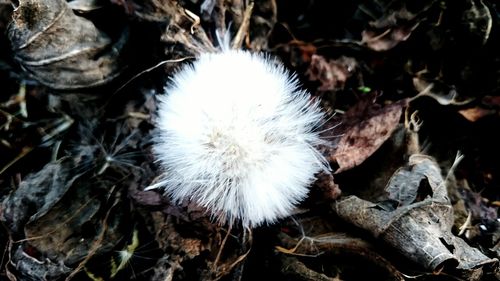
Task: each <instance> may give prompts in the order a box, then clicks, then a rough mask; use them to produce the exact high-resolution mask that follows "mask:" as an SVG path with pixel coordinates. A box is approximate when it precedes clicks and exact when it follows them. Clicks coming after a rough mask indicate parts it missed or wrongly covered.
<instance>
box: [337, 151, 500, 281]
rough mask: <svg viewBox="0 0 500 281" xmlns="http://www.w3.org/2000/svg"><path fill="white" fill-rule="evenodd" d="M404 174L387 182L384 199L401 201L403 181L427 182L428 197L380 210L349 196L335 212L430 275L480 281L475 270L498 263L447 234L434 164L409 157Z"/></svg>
mask: <svg viewBox="0 0 500 281" xmlns="http://www.w3.org/2000/svg"><path fill="white" fill-rule="evenodd" d="M410 167H412V168H411V169H410ZM405 169H406V171H410V172H408V173H401V172H400V171H398V172H396V173H395V176H393V177H392V178H391V180H390V181H389V182H388V184H387V189H388V190H389V191H390V192H389V193H390V194H392V195H391V196H392V197H393V198H390V197H389V200H395V199H394V198H396V199H399V198H401V197H398V196H394V195H396V194H401V190H402V189H404V188H406V185H404V184H403V182H404V178H405V177H406V179H407V182H408V183H409V185H410V186H411V185H414V184H415V183H416V181H415V179H417V178H421V179H422V181H426V182H427V184H428V186H429V188H430V191H431V193H430V194H428V195H427V196H426V197H425V199H423V200H420V201H419V200H416V201H414V202H413V203H410V204H407V205H403V204H401V205H398V206H396V208H393V209H387V208H384V207H383V205H384V204H383V203H384V202H379V203H375V202H370V201H366V200H363V199H360V198H358V197H356V196H349V197H346V198H344V199H343V200H340V201H338V202H336V204H334V210H335V211H336V213H337V214H338V215H339V216H340V217H341V218H343V219H344V220H346V221H348V222H350V223H352V224H354V225H356V226H358V227H360V228H363V229H365V230H368V231H369V232H370V233H372V235H373V236H374V237H376V238H379V239H381V240H383V241H384V242H385V243H387V244H388V245H391V246H392V247H393V248H394V249H395V250H396V251H398V252H399V253H401V254H402V255H404V256H406V257H407V258H408V259H410V260H413V261H414V262H416V263H418V264H420V265H422V266H423V267H425V268H427V269H429V270H431V271H434V272H436V271H440V270H443V269H444V270H454V269H457V270H459V271H460V272H461V274H462V275H463V276H467V278H466V279H467V280H480V279H478V277H477V276H478V274H477V273H478V270H479V271H480V272H479V273H482V271H483V270H484V266H485V265H489V266H491V269H488V268H486V269H487V270H492V271H495V270H496V269H497V268H498V260H496V259H490V258H488V257H487V256H485V255H484V254H483V253H481V252H480V251H479V250H478V249H476V248H472V247H470V246H469V245H467V243H465V242H464V241H463V240H462V239H460V238H458V237H456V236H454V235H453V234H452V233H451V228H452V226H453V222H454V217H453V208H452V206H451V203H450V200H449V199H448V193H447V191H446V185H445V182H444V179H443V178H442V176H441V175H440V169H439V166H438V165H437V163H436V162H435V161H434V160H433V159H432V158H431V157H429V156H425V155H412V156H411V157H410V159H409V163H408V164H407V165H406V168H405ZM419 186H420V183H419ZM396 190H400V192H396ZM412 190H413V195H412V196H410V197H411V199H412V198H416V197H417V196H418V192H419V190H418V188H415V187H414V188H412ZM411 199H410V200H411ZM410 200H407V201H406V202H409V201H410ZM405 204H406V203H405ZM480 276H481V274H479V278H480Z"/></svg>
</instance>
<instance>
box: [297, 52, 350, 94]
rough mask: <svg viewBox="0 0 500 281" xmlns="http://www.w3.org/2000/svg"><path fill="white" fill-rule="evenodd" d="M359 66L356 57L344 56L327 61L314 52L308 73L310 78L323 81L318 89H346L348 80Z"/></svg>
mask: <svg viewBox="0 0 500 281" xmlns="http://www.w3.org/2000/svg"><path fill="white" fill-rule="evenodd" d="M357 67H358V64H357V61H356V59H354V58H350V57H345V56H342V57H340V58H338V59H335V60H328V61H327V60H326V59H325V58H324V57H323V56H320V55H316V54H314V55H312V57H311V64H310V65H309V68H308V70H307V72H306V75H307V76H308V78H309V80H311V81H319V82H320V83H321V86H320V87H319V88H318V90H320V91H336V90H342V89H344V86H345V84H346V82H347V80H348V79H349V78H350V77H351V76H352V75H353V74H354V73H355V72H356V69H357Z"/></svg>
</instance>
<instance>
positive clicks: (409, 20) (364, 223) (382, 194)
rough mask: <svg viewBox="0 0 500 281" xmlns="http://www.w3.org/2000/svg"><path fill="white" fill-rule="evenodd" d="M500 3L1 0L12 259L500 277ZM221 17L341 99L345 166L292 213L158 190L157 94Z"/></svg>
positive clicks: (337, 143)
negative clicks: (211, 211)
mask: <svg viewBox="0 0 500 281" xmlns="http://www.w3.org/2000/svg"><path fill="white" fill-rule="evenodd" d="M499 8H500V7H499V6H498V3H497V2H496V1H493V0H443V1H436V0H425V1H405V0H395V1H394V0H391V1H389V0H367V1H329V0H298V1H286V0H259V1H254V2H252V1H247V0H190V1H188V0H179V1H170V0H147V1H136V0H109V1H107V0H73V1H64V0H44V1H38V0H17V1H7V0H0V30H1V32H2V33H1V35H0V50H1V52H0V85H1V89H2V90H1V92H0V198H1V205H0V220H1V222H2V225H3V227H2V228H1V229H0V250H1V251H0V252H1V253H2V257H1V258H0V265H1V269H0V278H1V279H2V280H3V279H5V280H7V279H8V280H258V278H261V279H266V280H268V279H271V280H272V279H274V280H367V278H369V280H499V278H500V273H499V262H498V258H499V256H500V222H499V220H498V207H499V206H500V192H499V191H498V189H499V188H500V160H499V159H500V145H499V144H500V137H499V136H498V134H497V131H498V129H499V128H500V116H499V109H500V98H499V89H500V87H499V85H500V83H499V82H500V78H499V77H500V55H499V52H498V50H499V49H500V45H499V40H500V37H499V36H498V35H499V27H500V11H499ZM216 30H221V31H226V30H229V32H230V33H231V34H232V35H233V41H232V47H234V48H244V49H247V50H251V51H255V52H259V51H264V52H268V53H271V54H273V55H275V56H277V57H279V58H280V59H281V60H282V61H283V63H284V64H285V65H286V66H288V67H289V68H290V69H292V70H293V71H295V72H296V73H297V74H298V76H299V77H300V80H301V81H302V82H303V83H304V87H305V88H307V89H308V90H309V91H310V92H311V93H312V94H313V95H314V96H315V97H317V98H319V99H321V103H322V106H323V108H324V110H325V111H326V112H327V113H328V115H329V116H331V117H330V119H329V121H328V122H327V124H325V127H324V129H325V131H324V133H323V137H324V139H326V140H328V141H329V142H330V143H329V145H326V146H325V147H323V148H322V149H321V150H322V152H323V153H324V155H325V157H326V158H327V159H328V161H329V162H330V164H331V166H332V169H333V171H332V174H328V173H322V174H320V175H318V180H317V181H316V183H315V184H314V185H313V186H311V191H310V194H309V197H308V199H307V200H306V201H305V202H303V203H302V204H301V205H300V208H298V209H297V211H296V213H295V215H294V216H292V217H290V218H286V219H283V220H281V221H280V222H279V223H278V224H275V225H269V226H261V227H258V228H255V229H252V230H248V229H241V228H239V227H238V226H234V227H233V228H228V226H219V225H217V224H215V223H213V222H212V221H211V220H210V217H209V216H207V215H206V212H205V211H204V210H203V209H202V208H200V207H198V206H195V205H193V204H190V203H189V202H185V204H182V205H181V206H177V205H173V204H171V203H170V202H169V200H168V198H165V197H163V196H161V194H159V193H158V192H156V191H144V188H145V187H147V186H148V185H150V184H151V183H152V182H154V180H155V178H156V177H157V176H158V167H156V165H155V164H154V159H153V158H152V153H151V143H152V142H151V135H152V132H153V130H154V122H153V120H154V115H155V111H156V100H155V96H156V95H159V94H161V93H162V89H163V87H164V85H165V83H166V82H167V81H168V77H169V76H171V75H172V74H173V73H174V72H175V69H176V68H178V67H179V66H180V65H182V64H184V63H189V61H191V60H193V59H194V58H195V57H196V56H197V55H199V54H201V53H203V52H207V51H213V50H216V49H217V46H218V43H217V40H216V33H215V31H216ZM236 90H237V89H236Z"/></svg>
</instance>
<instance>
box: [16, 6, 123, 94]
mask: <svg viewBox="0 0 500 281" xmlns="http://www.w3.org/2000/svg"><path fill="white" fill-rule="evenodd" d="M8 36H9V39H10V42H11V46H12V50H13V51H14V53H15V59H16V60H17V61H18V62H19V63H20V64H21V66H22V67H23V68H24V69H25V70H26V71H27V72H28V73H29V74H30V75H32V76H33V77H34V78H35V79H36V80H38V81H39V82H40V83H42V84H44V85H47V86H49V87H51V88H54V89H77V88H86V87H93V86H99V85H102V84H105V83H108V82H110V81H111V80H113V79H114V78H115V77H117V76H118V75H119V74H120V71H121V69H122V67H123V65H121V63H122V62H121V61H120V53H121V51H122V49H123V48H124V45H125V42H126V40H127V37H128V32H127V31H126V30H125V31H123V33H122V34H121V36H120V38H119V39H118V40H117V41H116V42H112V40H111V39H110V37H109V36H108V35H106V34H105V33H103V32H102V31H100V30H98V29H97V28H96V27H95V26H94V24H93V23H92V22H90V21H89V20H87V19H85V18H82V17H79V16H77V15H75V14H74V13H73V11H72V10H71V9H70V7H69V6H68V4H67V3H66V1H64V0H47V1H38V0H24V1H19V5H18V6H17V7H16V9H15V10H14V13H13V20H12V22H11V24H10V26H9V29H8Z"/></svg>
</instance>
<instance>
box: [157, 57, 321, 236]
mask: <svg viewBox="0 0 500 281" xmlns="http://www.w3.org/2000/svg"><path fill="white" fill-rule="evenodd" d="M157 118H158V119H157V127H158V135H157V136H156V141H155V146H154V153H155V155H156V157H157V159H158V161H159V163H160V165H161V168H162V169H163V175H162V180H161V181H160V182H159V183H157V184H155V185H153V186H152V187H151V188H155V187H162V188H164V190H165V191H166V193H167V194H168V195H169V196H170V197H171V198H172V199H173V201H174V202H176V203H180V202H181V201H184V200H191V201H193V202H195V203H196V204H198V205H200V206H203V207H204V208H206V209H207V210H208V211H209V212H210V214H211V215H212V216H213V217H214V218H216V219H217V221H218V222H221V223H223V222H227V221H233V220H240V221H241V222H242V224H243V226H250V227H254V226H257V225H260V224H262V223H272V222H275V221H276V220H277V219H278V218H282V217H286V216H289V215H290V214H291V212H292V211H293V209H294V207H295V206H296V205H297V204H298V203H299V202H300V201H301V200H303V199H304V198H305V197H306V196H307V193H308V186H309V185H310V184H311V183H312V182H313V181H314V179H315V174H316V173H317V172H319V171H320V170H322V169H328V168H327V166H328V164H326V162H325V159H324V158H323V157H322V156H321V154H320V153H319V152H318V151H317V150H316V148H315V146H317V145H318V144H320V143H322V140H321V139H320V137H319V133H318V132H317V129H318V127H319V126H320V125H322V124H323V122H324V114H323V113H322V112H321V110H320V108H319V105H318V101H315V100H312V99H311V98H310V95H309V94H308V93H307V92H305V91H303V90H300V89H299V88H298V82H297V79H296V77H295V76H294V75H291V74H290V73H289V72H288V71H286V70H285V69H284V67H283V66H282V64H281V63H279V62H277V61H276V60H273V59H270V58H269V57H267V56H263V55H260V54H253V53H250V52H246V51H237V50H224V51H222V52H218V53H207V54H203V55H201V56H200V57H199V58H198V59H197V60H196V61H195V62H194V63H193V64H192V65H189V66H185V67H184V68H183V69H182V70H181V71H179V72H178V73H176V74H175V75H174V77H173V79H172V81H171V82H170V83H168V86H167V87H166V88H165V95H162V96H160V97H159V108H158V116H157Z"/></svg>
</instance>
